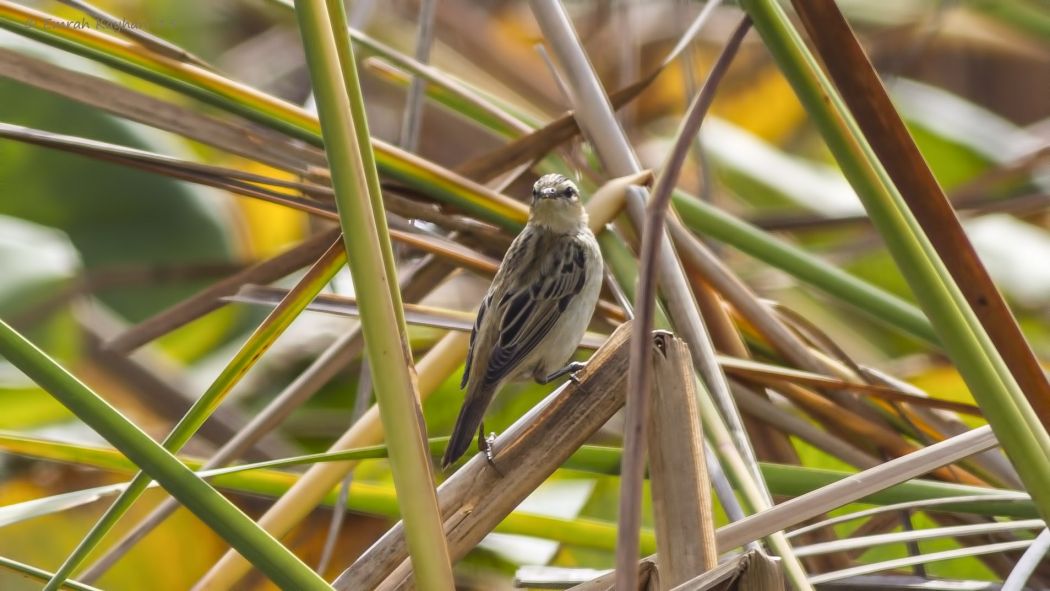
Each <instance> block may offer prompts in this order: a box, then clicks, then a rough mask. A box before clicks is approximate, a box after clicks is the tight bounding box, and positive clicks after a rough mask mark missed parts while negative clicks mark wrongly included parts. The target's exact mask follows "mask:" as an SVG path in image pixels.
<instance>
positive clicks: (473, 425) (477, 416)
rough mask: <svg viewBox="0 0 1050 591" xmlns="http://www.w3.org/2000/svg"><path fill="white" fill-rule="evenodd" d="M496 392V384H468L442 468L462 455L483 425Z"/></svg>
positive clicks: (442, 461) (442, 460)
mask: <svg viewBox="0 0 1050 591" xmlns="http://www.w3.org/2000/svg"><path fill="white" fill-rule="evenodd" d="M495 393H496V385H491V384H481V385H480V386H478V387H476V388H475V387H473V386H468V387H467V396H466V397H465V398H464V399H463V408H461V409H460V410H459V417H457V418H456V426H455V427H453V428H452V436H451V437H450V438H449V440H448V447H446V448H445V456H444V457H443V458H442V459H441V468H442V469H444V468H448V467H449V465H450V464H452V462H455V461H456V460H458V459H459V457H460V456H462V455H463V454H464V453H465V452H466V451H467V448H469V447H470V443H471V442H472V441H474V437H475V436H476V435H477V433H478V428H479V427H481V420H482V419H483V418H484V417H485V409H487V408H488V406H489V402H491V401H492V396H493V395H494V394H495Z"/></svg>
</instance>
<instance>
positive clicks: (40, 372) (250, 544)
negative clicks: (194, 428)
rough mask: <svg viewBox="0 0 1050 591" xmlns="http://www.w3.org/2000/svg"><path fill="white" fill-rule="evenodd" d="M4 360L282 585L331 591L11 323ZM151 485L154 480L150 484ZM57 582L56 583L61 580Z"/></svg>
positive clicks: (1, 328) (0, 347) (4, 331)
mask: <svg viewBox="0 0 1050 591" xmlns="http://www.w3.org/2000/svg"><path fill="white" fill-rule="evenodd" d="M0 355H3V356H4V357H5V358H6V359H7V360H8V361H9V362H11V363H12V364H13V365H14V366H15V367H17V368H18V369H20V370H21V371H23V372H24V373H25V374H26V375H27V376H29V377H30V379H32V380H33V381H35V382H36V383H37V384H39V385H40V387H41V388H43V389H45V390H47V391H48V392H49V393H50V394H51V395H52V396H54V397H55V398H56V399H57V400H58V401H59V402H61V403H62V404H63V405H64V406H66V407H67V408H68V409H69V410H71V411H72V412H73V414H75V415H77V417H78V418H80V419H81V420H82V421H84V422H85V423H87V424H88V425H89V426H90V427H91V428H92V429H94V430H95V431H97V432H98V433H99V434H101V435H102V436H103V437H105V438H106V439H107V440H108V441H109V442H110V443H112V444H113V445H114V447H116V448H117V449H119V450H120V451H121V452H122V453H123V454H124V455H126V456H127V457H128V458H129V459H130V460H131V461H132V462H134V463H135V465H137V466H139V467H141V468H142V469H143V470H144V471H145V472H146V473H147V474H149V477H151V478H154V479H156V480H157V482H159V483H160V484H161V486H163V487H164V488H165V489H167V490H168V491H169V492H170V493H171V494H172V495H173V496H175V498H177V499H178V500H179V502H181V503H182V504H183V505H184V506H185V507H186V508H187V509H189V510H190V511H192V512H193V513H194V514H195V515H197V516H198V517H200V518H201V520H203V521H204V522H205V523H207V524H208V525H209V526H210V527H211V528H212V529H214V530H215V532H216V533H218V534H219V535H220V536H222V537H223V538H224V539H225V540H226V541H228V542H229V543H230V545H232V546H233V547H234V548H237V550H238V551H239V552H241V553H242V554H244V556H245V557H246V558H248V559H249V560H250V561H251V562H252V563H253V564H255V565H256V566H257V567H259V569H260V570H262V571H263V572H264V573H266V574H267V576H269V577H270V578H272V579H273V580H274V581H275V582H277V583H278V584H279V585H282V586H284V587H286V588H290V589H303V590H311V589H317V590H323V589H331V587H329V586H328V584H327V583H325V581H324V579H322V578H321V577H320V576H318V575H317V573H315V572H314V571H313V570H311V569H310V568H309V567H308V566H306V565H305V564H303V563H302V561H300V560H299V559H298V558H296V557H295V555H294V554H292V553H291V552H290V551H288V549H287V548H285V547H284V546H282V545H281V543H280V542H278V541H277V540H275V539H273V537H271V536H270V535H269V534H268V533H266V532H265V531H263V530H262V529H261V528H260V527H259V526H258V525H256V524H255V522H254V521H252V520H251V519H250V518H249V517H248V516H247V515H245V514H244V513H242V512H241V511H240V510H239V509H237V508H236V507H235V506H234V505H233V503H231V502H230V501H228V500H227V499H226V497H224V496H222V495H221V494H219V493H218V492H217V491H216V490H215V489H214V488H212V487H211V486H209V485H208V484H207V483H205V482H204V481H203V480H201V479H200V478H199V477H198V476H197V475H196V474H194V473H193V472H192V471H191V470H190V469H189V468H187V467H186V466H184V465H183V464H182V463H181V462H179V460H178V459H177V458H175V456H173V455H172V454H171V452H169V451H167V450H165V449H164V448H163V447H161V446H160V445H158V444H157V443H156V442H154V441H153V440H152V439H150V438H149V436H148V435H146V434H145V433H143V432H142V430H141V429H139V428H138V427H136V426H135V425H134V424H132V423H131V422H130V421H128V420H127V419H126V418H124V416H123V415H121V414H120V413H119V412H117V410H116V409H114V408H113V407H112V406H110V405H109V404H107V403H106V401H104V400H103V399H102V398H100V397H99V396H98V395H97V394H95V393H94V392H92V391H91V389H89V388H88V387H87V386H85V385H84V384H82V383H81V382H80V381H79V380H77V379H76V378H75V377H73V376H72V375H71V374H69V373H68V372H67V371H65V370H64V369H63V368H62V367H60V366H59V365H58V364H56V363H55V362H54V361H53V360H51V358H49V357H48V356H47V355H46V354H45V353H44V352H43V351H41V350H40V349H37V348H36V347H35V346H33V344H32V343H30V342H29V341H27V340H26V339H25V337H23V336H22V335H20V334H18V333H17V332H16V331H15V330H14V329H12V328H11V327H10V326H8V325H7V323H5V322H3V321H0ZM146 481H147V484H148V478H147V479H146ZM56 580H57V579H56V578H52V581H56Z"/></svg>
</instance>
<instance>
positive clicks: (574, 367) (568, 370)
mask: <svg viewBox="0 0 1050 591" xmlns="http://www.w3.org/2000/svg"><path fill="white" fill-rule="evenodd" d="M585 367H587V364H586V363H583V362H580V361H573V362H571V363H569V364H568V365H566V366H565V367H563V368H561V369H559V370H555V371H554V372H553V373H551V374H550V375H548V376H544V377H542V378H540V377H537V378H536V382H537V383H539V384H549V383H551V382H553V381H554V380H556V379H558V378H560V377H562V376H563V375H565V374H569V379H570V380H572V383H574V384H579V383H580V378H578V377H576V372H578V371H580V370H581V369H583V368H585Z"/></svg>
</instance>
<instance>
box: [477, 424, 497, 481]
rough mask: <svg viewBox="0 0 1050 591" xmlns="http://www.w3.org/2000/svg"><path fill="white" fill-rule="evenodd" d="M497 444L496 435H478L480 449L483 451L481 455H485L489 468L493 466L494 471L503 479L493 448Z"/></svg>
mask: <svg viewBox="0 0 1050 591" xmlns="http://www.w3.org/2000/svg"><path fill="white" fill-rule="evenodd" d="M495 443H496V434H495V433H489V434H488V436H487V437H486V436H484V431H482V432H481V433H478V448H479V449H480V450H481V453H483V454H485V461H486V462H488V463H489V466H492V469H493V470H495V471H496V474H499V475H500V477H501V478H502V477H503V472H502V471H501V470H500V469H499V468H498V467H497V466H496V455H495V454H494V453H493V451H492V446H493V444H495Z"/></svg>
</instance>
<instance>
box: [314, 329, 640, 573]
mask: <svg viewBox="0 0 1050 591" xmlns="http://www.w3.org/2000/svg"><path fill="white" fill-rule="evenodd" d="M630 333H631V324H630V323H626V324H623V325H621V326H620V327H619V328H617V329H616V331H615V332H614V333H613V334H612V335H611V336H610V337H609V340H608V341H606V343H605V344H604V345H602V347H601V348H599V349H598V351H597V352H595V354H594V356H593V357H591V360H590V362H589V363H588V364H587V367H586V369H584V370H583V371H582V372H580V375H579V378H580V383H579V384H574V383H571V382H570V383H568V384H566V385H565V386H564V387H562V388H560V389H558V390H557V391H555V392H554V393H553V394H551V395H550V396H548V397H547V398H546V400H544V401H543V402H542V403H541V404H539V405H538V406H537V407H536V408H534V409H533V410H532V411H530V412H529V413H528V414H527V415H525V416H524V417H522V418H521V419H519V420H518V421H517V422H515V423H514V424H513V425H512V426H511V427H510V428H509V429H508V430H507V431H506V432H504V433H503V434H502V435H500V436H499V437H498V438H497V439H496V441H495V443H494V445H493V452H494V454H495V458H494V462H495V464H496V467H497V468H498V469H499V470H500V471H502V472H503V474H502V475H500V474H499V472H497V471H496V470H495V469H493V467H492V466H490V465H489V464H488V462H486V460H485V457H484V456H483V455H482V454H476V455H475V456H474V457H473V458H471V459H470V460H469V461H468V462H467V463H466V464H465V465H464V466H462V467H461V468H460V469H459V470H457V471H456V472H455V474H453V475H452V476H451V477H449V479H448V480H446V481H445V482H444V483H443V484H442V485H441V486H440V487H439V488H438V505H439V509H440V511H441V517H442V520H443V522H444V528H445V535H446V536H447V539H448V549H449V556H450V558H452V559H453V560H458V559H460V558H462V557H463V556H465V555H466V554H467V552H469V551H470V550H471V549H473V548H474V546H475V545H476V544H477V543H478V542H480V541H481V539H482V538H484V537H485V536H486V535H488V534H489V532H491V531H492V529H493V528H495V527H496V525H497V524H498V523H499V522H500V521H502V520H503V519H504V518H505V517H506V516H507V515H509V514H510V512H511V511H512V510H514V508H515V507H517V506H518V504H519V503H520V502H521V501H522V500H523V499H524V498H525V497H527V496H528V495H529V494H530V493H532V492H533V491H534V490H535V489H536V488H537V487H538V486H539V485H540V484H542V483H543V482H544V481H545V480H546V479H547V478H548V477H549V476H550V475H551V474H552V473H554V471H555V470H556V469H557V468H558V467H559V466H561V464H562V463H563V462H564V461H565V460H566V459H567V458H568V457H569V456H570V455H572V453H573V452H575V451H576V450H577V449H579V447H580V446H581V445H583V443H584V442H586V441H587V439H588V438H589V437H590V436H591V435H592V434H593V433H594V432H596V431H597V430H598V429H600V428H601V427H602V426H603V425H604V424H605V423H606V421H608V420H609V418H610V417H612V415H613V414H615V413H616V412H617V411H618V410H619V409H620V408H621V407H622V406H623V404H624V393H625V390H624V389H625V386H626V375H627V363H628V359H627V357H628V355H627V339H628V336H629V335H630ZM411 579H412V567H411V563H410V562H409V561H408V546H407V544H406V540H405V531H404V525H403V523H401V522H399V523H398V524H397V525H395V526H394V527H393V528H391V529H390V530H389V531H387V533H386V534H384V535H383V537H381V538H380V539H379V541H377V542H376V543H375V544H373V545H372V547H371V548H369V549H368V550H367V551H366V552H365V553H364V554H362V555H361V556H360V557H358V559H357V560H356V561H355V562H354V564H353V565H351V566H350V568H348V569H347V570H346V571H344V572H343V573H342V574H341V575H339V578H337V579H336V580H335V582H334V583H333V586H334V587H335V588H336V589H338V590H342V591H346V590H350V589H395V588H402V587H403V586H405V585H407V584H408V583H410V582H411Z"/></svg>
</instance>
